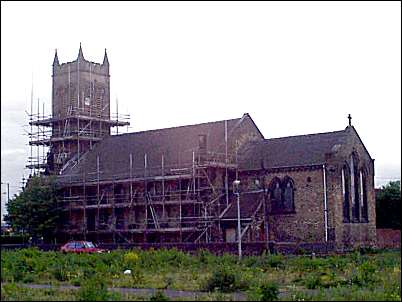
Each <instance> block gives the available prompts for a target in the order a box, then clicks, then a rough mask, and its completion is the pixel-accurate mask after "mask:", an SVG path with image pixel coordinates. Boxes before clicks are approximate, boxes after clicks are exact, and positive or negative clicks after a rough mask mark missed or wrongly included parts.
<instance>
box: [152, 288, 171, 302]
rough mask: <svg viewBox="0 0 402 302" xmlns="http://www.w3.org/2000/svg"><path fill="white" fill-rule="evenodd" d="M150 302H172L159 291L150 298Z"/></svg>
mask: <svg viewBox="0 0 402 302" xmlns="http://www.w3.org/2000/svg"><path fill="white" fill-rule="evenodd" d="M149 301H170V299H169V298H168V297H166V296H165V295H164V294H163V293H162V292H161V291H159V290H158V291H157V292H156V293H155V294H153V295H152V296H151V297H150V298H149Z"/></svg>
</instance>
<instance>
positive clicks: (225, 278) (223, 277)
mask: <svg viewBox="0 0 402 302" xmlns="http://www.w3.org/2000/svg"><path fill="white" fill-rule="evenodd" d="M202 288H203V289H204V290H206V291H216V290H218V291H221V292H233V291H236V290H238V289H247V288H248V284H247V282H246V281H245V280H240V278H239V275H238V274H236V273H235V272H233V270H230V269H228V268H226V267H219V268H218V269H216V270H215V271H214V272H213V273H212V276H211V277H210V278H209V279H207V281H206V283H205V284H204V286H202Z"/></svg>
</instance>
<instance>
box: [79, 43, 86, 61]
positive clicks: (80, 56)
mask: <svg viewBox="0 0 402 302" xmlns="http://www.w3.org/2000/svg"><path fill="white" fill-rule="evenodd" d="M78 59H81V60H85V59H84V54H83V53H82V47H81V42H80V49H79V50H78Z"/></svg>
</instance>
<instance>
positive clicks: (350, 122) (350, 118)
mask: <svg viewBox="0 0 402 302" xmlns="http://www.w3.org/2000/svg"><path fill="white" fill-rule="evenodd" d="M348 119H349V126H352V116H351V115H350V113H349V115H348Z"/></svg>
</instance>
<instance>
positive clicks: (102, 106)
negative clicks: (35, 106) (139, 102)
mask: <svg viewBox="0 0 402 302" xmlns="http://www.w3.org/2000/svg"><path fill="white" fill-rule="evenodd" d="M52 78H53V82H52V115H51V117H50V118H46V119H42V120H38V121H34V122H32V124H33V125H37V126H38V125H40V126H46V127H50V128H51V132H50V133H51V134H50V136H49V137H47V138H45V139H42V140H40V141H32V142H30V144H32V145H40V144H45V145H47V146H48V147H50V148H49V153H48V156H47V171H48V172H49V173H52V174H53V173H56V174H58V173H59V172H60V171H61V170H62V169H63V167H64V166H65V165H66V163H67V162H70V163H71V162H72V161H76V162H77V161H79V160H80V158H81V157H82V155H83V154H84V153H85V152H86V151H88V150H90V149H91V148H92V146H93V145H94V144H95V143H96V142H97V141H99V140H102V139H103V138H104V137H105V136H108V135H110V134H111V127H114V126H117V127H118V126H124V125H128V124H129V123H128V122H126V121H121V120H120V121H119V120H118V118H117V120H112V119H111V115H110V74H109V60H108V57H107V53H106V49H105V54H104V58H103V62H102V64H100V63H94V62H90V61H88V60H86V59H85V58H84V54H83V51H82V47H81V44H80V48H79V50H78V56H77V59H76V60H75V61H72V62H67V63H62V64H60V62H59V58H58V55H57V50H56V52H55V56H54V60H53V74H52Z"/></svg>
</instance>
